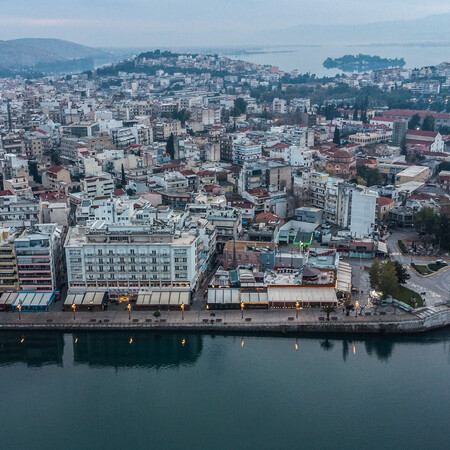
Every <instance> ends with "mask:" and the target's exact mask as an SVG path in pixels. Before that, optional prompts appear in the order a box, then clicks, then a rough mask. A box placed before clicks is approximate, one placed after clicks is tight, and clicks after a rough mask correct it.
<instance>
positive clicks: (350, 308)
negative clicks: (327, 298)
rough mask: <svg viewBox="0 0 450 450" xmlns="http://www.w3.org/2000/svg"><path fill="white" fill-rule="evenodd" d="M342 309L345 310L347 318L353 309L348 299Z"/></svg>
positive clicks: (353, 306)
mask: <svg viewBox="0 0 450 450" xmlns="http://www.w3.org/2000/svg"><path fill="white" fill-rule="evenodd" d="M344 308H345V315H346V316H349V315H350V311H353V310H354V309H355V305H353V304H352V301H351V300H350V299H349V298H348V299H347V300H345V302H344Z"/></svg>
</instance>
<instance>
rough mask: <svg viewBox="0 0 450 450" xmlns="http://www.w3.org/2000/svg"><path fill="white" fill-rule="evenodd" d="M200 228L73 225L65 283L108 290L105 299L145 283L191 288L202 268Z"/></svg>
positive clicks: (134, 291) (133, 291)
mask: <svg viewBox="0 0 450 450" xmlns="http://www.w3.org/2000/svg"><path fill="white" fill-rule="evenodd" d="M204 231H205V228H204V227H203V228H199V227H197V228H193V229H190V230H183V231H178V230H175V227H174V226H173V225H171V224H170V223H169V224H164V225H160V226H153V225H131V224H123V225H112V224H106V223H105V222H103V221H97V222H95V223H94V224H92V225H91V226H90V227H72V228H70V229H69V232H68V234H67V238H66V242H65V251H66V261H67V277H68V284H69V288H70V289H72V290H73V289H80V290H86V289H89V290H103V291H108V293H109V295H110V298H115V296H118V295H127V296H130V295H131V296H132V295H135V294H137V292H138V291H139V290H140V289H143V288H149V287H171V286H190V287H191V289H195V288H196V286H197V284H198V281H199V279H200V275H201V273H202V271H203V270H204V269H205V267H204V263H205V262H206V256H205V254H204V251H203V247H202V243H203V241H202V238H201V235H202V234H203V233H204Z"/></svg>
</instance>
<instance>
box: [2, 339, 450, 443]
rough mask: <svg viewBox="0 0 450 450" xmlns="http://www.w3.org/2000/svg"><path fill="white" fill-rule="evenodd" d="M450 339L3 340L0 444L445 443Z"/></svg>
mask: <svg viewBox="0 0 450 450" xmlns="http://www.w3.org/2000/svg"><path fill="white" fill-rule="evenodd" d="M449 343H450V331H448V330H444V331H439V332H433V333H430V334H426V335H423V336H418V337H396V338H394V337H378V336H368V337H361V336H359V337H353V336H347V337H345V336H328V337H327V336H325V337H320V336H314V337H305V336H302V337H299V338H298V339H295V337H251V336H244V337H241V336H210V335H200V334H186V335H181V334H159V335H157V334H148V333H147V334H136V333H134V334H130V333H84V334H74V335H72V334H57V333H34V334H33V333H25V334H16V333H3V334H0V376H1V380H2V383H1V386H0V399H1V408H0V423H1V425H2V426H1V427H0V443H1V448H2V449H97V448H98V449H100V448H102V449H103V448H104V449H128V448H130V449H138V448H139V449H140V448H151V449H163V448H167V449H178V448H179V449H209V448H213V449H253V448H254V449H281V448H283V449H284V448H286V449H292V448H302V449H316V448H317V449H334V448H336V449H352V448H362V449H444V448H448V443H449V442H450V426H449V424H450V388H449V383H448V381H449V375H450V370H449V369H450V358H449V355H450V353H449V350H450V345H449ZM296 347H297V348H298V349H297V350H296Z"/></svg>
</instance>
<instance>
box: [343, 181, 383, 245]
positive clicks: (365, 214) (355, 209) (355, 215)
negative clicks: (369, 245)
mask: <svg viewBox="0 0 450 450" xmlns="http://www.w3.org/2000/svg"><path fill="white" fill-rule="evenodd" d="M377 197H378V194H377V193H376V192H372V191H368V190H366V189H365V190H359V189H354V190H353V193H352V209H351V222H350V233H351V235H352V237H355V238H363V237H367V236H370V235H371V234H372V233H373V231H374V226H375V216H376V207H377Z"/></svg>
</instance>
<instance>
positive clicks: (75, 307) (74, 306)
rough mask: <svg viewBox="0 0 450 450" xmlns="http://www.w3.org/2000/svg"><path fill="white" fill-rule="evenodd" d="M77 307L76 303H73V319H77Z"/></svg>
mask: <svg viewBox="0 0 450 450" xmlns="http://www.w3.org/2000/svg"><path fill="white" fill-rule="evenodd" d="M76 309H77V306H76V305H75V303H72V311H73V320H75V310H76Z"/></svg>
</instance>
